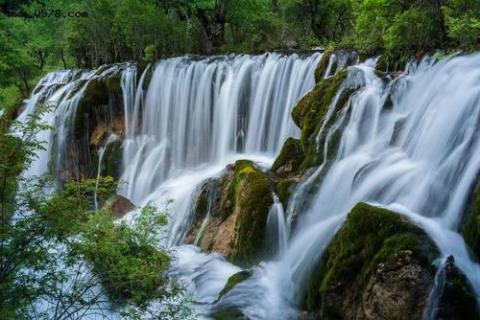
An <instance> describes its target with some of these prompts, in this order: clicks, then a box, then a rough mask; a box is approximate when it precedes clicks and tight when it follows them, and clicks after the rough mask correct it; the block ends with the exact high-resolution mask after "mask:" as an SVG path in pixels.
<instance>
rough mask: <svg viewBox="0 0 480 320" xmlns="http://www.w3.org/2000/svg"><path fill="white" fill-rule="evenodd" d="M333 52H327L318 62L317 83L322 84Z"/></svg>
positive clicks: (316, 69) (316, 70)
mask: <svg viewBox="0 0 480 320" xmlns="http://www.w3.org/2000/svg"><path fill="white" fill-rule="evenodd" d="M332 53H333V50H326V51H325V52H324V53H323V54H322V58H321V59H320V61H319V62H318V65H317V67H316V68H315V82H317V83H318V82H320V81H321V80H322V79H323V77H324V76H325V72H326V71H327V67H328V63H329V61H330V57H331V56H332Z"/></svg>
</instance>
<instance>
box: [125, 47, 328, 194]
mask: <svg viewBox="0 0 480 320" xmlns="http://www.w3.org/2000/svg"><path fill="white" fill-rule="evenodd" d="M319 57H320V54H313V55H311V56H308V57H303V58H302V57H299V56H298V55H290V56H284V55H278V54H265V55H262V56H247V55H245V56H219V57H212V58H206V59H200V60H195V59H190V58H174V59H168V60H163V61H160V62H159V63H158V64H157V66H156V68H155V70H154V71H153V76H152V79H151V81H150V84H149V87H148V90H147V91H146V93H143V92H140V91H143V89H142V88H143V85H144V84H143V81H144V80H143V79H144V77H145V74H144V75H142V79H141V80H140V83H139V89H138V91H139V93H138V94H137V98H136V101H135V106H134V108H133V110H134V111H133V112H132V113H131V114H133V115H138V114H141V112H140V111H138V110H144V112H143V114H142V116H141V119H140V120H138V119H135V116H134V119H133V121H134V122H135V123H139V124H140V126H139V128H135V130H136V131H137V132H138V134H135V135H133V136H129V137H128V138H127V141H125V146H126V149H128V154H124V166H125V168H126V170H125V172H124V174H123V176H122V179H123V180H125V181H128V184H126V185H125V186H124V189H122V190H121V191H120V192H121V193H122V194H124V195H125V196H126V197H128V198H129V199H132V200H133V201H134V202H137V203H142V202H144V201H145V200H146V199H149V200H150V199H152V197H151V196H150V195H151V194H152V193H153V191H154V190H155V189H157V187H158V185H160V184H161V183H162V182H164V181H166V180H167V179H170V178H173V177H176V176H179V175H181V174H184V173H185V170H191V169H194V168H196V167H198V166H200V165H205V164H208V165H209V166H212V165H219V166H220V167H223V166H225V165H226V164H227V163H229V162H230V159H229V158H230V157H231V156H232V155H236V154H249V155H252V154H256V155H261V156H266V157H268V158H273V157H274V156H275V153H276V152H278V151H279V148H280V147H281V144H282V143H283V141H284V140H285V139H286V138H287V137H288V136H291V135H295V136H296V135H298V129H297V128H295V126H294V124H293V122H292V120H291V119H290V110H291V109H292V108H293V106H294V105H295V103H296V102H297V101H298V100H299V99H300V98H301V97H302V96H303V95H304V94H305V93H306V92H307V91H308V90H309V89H311V88H312V87H313V85H314V79H313V70H314V68H315V66H316V64H317V62H318V59H319ZM143 95H144V96H143ZM127 121H129V120H127ZM129 123H131V121H129Z"/></svg>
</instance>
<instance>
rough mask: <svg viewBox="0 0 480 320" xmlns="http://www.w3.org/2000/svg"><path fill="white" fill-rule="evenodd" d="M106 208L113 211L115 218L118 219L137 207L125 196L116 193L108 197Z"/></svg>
mask: <svg viewBox="0 0 480 320" xmlns="http://www.w3.org/2000/svg"><path fill="white" fill-rule="evenodd" d="M104 208H105V209H107V210H108V211H109V212H111V213H112V216H113V217H114V218H117V219H118V218H122V217H123V216H125V214H127V213H128V212H130V211H133V210H135V209H136V208H137V207H136V206H135V205H134V204H133V203H132V202H131V201H130V200H128V199H127V198H125V197H124V196H121V195H115V196H113V197H112V198H110V199H108V201H107V202H106V203H105V206H104Z"/></svg>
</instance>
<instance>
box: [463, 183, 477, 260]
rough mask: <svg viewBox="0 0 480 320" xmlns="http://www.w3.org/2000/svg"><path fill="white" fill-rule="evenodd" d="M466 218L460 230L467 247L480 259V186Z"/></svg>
mask: <svg viewBox="0 0 480 320" xmlns="http://www.w3.org/2000/svg"><path fill="white" fill-rule="evenodd" d="M465 218H466V219H465V222H464V223H463V224H462V226H461V228H460V229H461V233H462V234H463V238H464V239H465V242H466V243H467V245H468V246H469V247H470V249H472V251H473V252H474V254H475V255H476V256H477V258H478V257H480V185H478V186H477V187H476V188H475V190H474V192H473V194H472V197H471V200H470V205H469V206H468V208H467V210H466V213H465Z"/></svg>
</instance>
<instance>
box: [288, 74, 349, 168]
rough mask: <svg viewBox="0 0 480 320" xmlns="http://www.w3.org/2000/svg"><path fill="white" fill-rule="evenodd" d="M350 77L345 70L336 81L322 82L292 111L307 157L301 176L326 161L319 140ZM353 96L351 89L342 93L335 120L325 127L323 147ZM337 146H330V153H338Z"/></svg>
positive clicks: (336, 108)
mask: <svg viewBox="0 0 480 320" xmlns="http://www.w3.org/2000/svg"><path fill="white" fill-rule="evenodd" d="M347 74H348V72H347V70H343V71H341V72H339V73H338V74H337V75H335V76H333V77H330V78H328V79H323V80H321V81H320V82H319V83H317V85H316V86H315V88H314V89H313V90H312V91H310V92H309V93H308V94H307V95H306V96H304V97H303V98H302V99H301V100H300V102H299V103H298V104H297V105H296V106H295V108H294V109H293V111H292V118H293V120H294V122H295V123H296V124H297V125H298V126H299V127H300V128H301V130H302V133H301V138H300V144H301V146H302V149H303V151H304V153H305V158H304V160H303V162H302V164H301V165H300V170H299V171H300V172H303V171H305V170H306V169H308V168H309V167H311V166H313V165H315V164H317V163H318V161H319V159H323V149H322V148H318V147H317V136H318V133H319V131H320V129H321V128H322V126H323V124H324V120H325V116H326V114H327V112H328V109H329V107H330V105H331V104H332V102H333V100H334V98H335V97H336V95H337V94H338V91H339V89H340V86H341V84H342V83H343V81H344V80H345V78H346V77H347ZM351 94H352V90H351V89H344V90H343V91H342V92H341V95H340V96H339V97H338V100H337V103H336V105H335V106H333V107H334V108H335V110H334V112H333V116H332V117H331V118H330V120H329V121H328V123H326V124H325V127H324V128H325V130H324V134H323V135H322V136H321V137H320V145H322V144H323V143H324V139H325V136H326V135H325V134H326V132H327V131H328V129H329V128H330V127H331V126H332V125H333V123H334V122H335V120H336V119H337V117H338V115H339V113H340V111H341V110H342V108H343V106H344V105H345V104H346V102H347V101H348V99H349V98H350V95H351ZM338 141H339V139H337V140H336V142H338ZM337 146H338V144H337V143H331V144H330V151H333V150H336V147H337ZM332 148H333V149H332ZM329 155H330V157H332V156H333V155H334V153H333V152H332V153H329Z"/></svg>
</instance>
